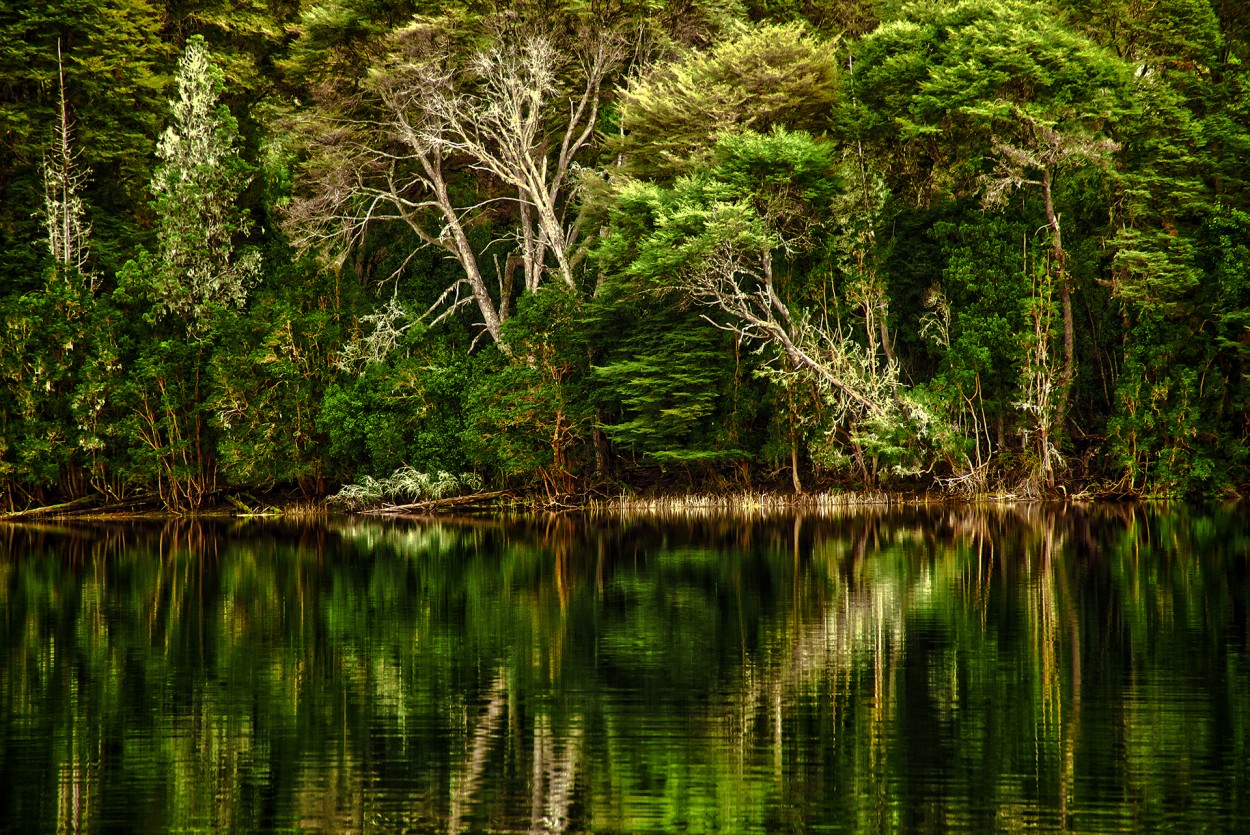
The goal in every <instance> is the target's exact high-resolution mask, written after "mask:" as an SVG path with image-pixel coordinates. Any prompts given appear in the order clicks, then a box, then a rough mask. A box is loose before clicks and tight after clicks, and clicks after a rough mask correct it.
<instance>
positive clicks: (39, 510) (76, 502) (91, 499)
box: [0, 493, 104, 521]
mask: <svg viewBox="0 0 1250 835" xmlns="http://www.w3.org/2000/svg"><path fill="white" fill-rule="evenodd" d="M103 498H104V497H103V496H101V495H99V494H98V493H97V494H95V495H91V496H83V497H82V498H78V499H72V500H70V501H68V502H61V503H60V504H49V505H44V506H43V507H31V508H27V509H26V510H15V511H12V512H10V513H3V514H0V520H4V521H8V520H11V519H33V518H35V517H37V516H52V515H54V514H57V513H69V512H71V511H75V510H80V509H82V508H85V507H90V506H91V505H93V504H95V503H96V502H98V501H100V500H101V499H103Z"/></svg>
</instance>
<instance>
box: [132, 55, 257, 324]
mask: <svg viewBox="0 0 1250 835" xmlns="http://www.w3.org/2000/svg"><path fill="white" fill-rule="evenodd" d="M222 77H223V76H222V72H221V70H220V69H219V68H218V67H217V66H216V65H215V64H214V63H213V61H212V60H211V58H210V57H209V54H208V49H207V47H206V46H205V45H204V40H203V39H202V38H199V37H193V38H191V40H190V41H189V42H188V43H187V50H186V54H185V55H183V57H182V60H181V61H180V62H179V65H178V99H177V100H176V101H173V102H171V103H170V104H171V106H172V108H173V124H171V125H170V127H169V128H168V129H167V130H166V131H165V133H164V134H163V135H162V136H161V139H160V142H159V143H158V145H157V151H156V153H157V156H158V157H159V158H160V159H161V161H162V164H161V165H160V166H159V167H158V168H157V170H156V175H155V177H154V179H153V182H152V192H153V194H154V195H155V202H154V203H153V209H154V210H155V212H156V219H157V238H158V243H159V249H158V252H157V260H156V261H155V262H149V267H148V270H147V271H148V272H149V279H148V280H150V281H151V283H152V293H153V295H154V298H155V299H156V300H157V302H158V303H159V306H158V309H159V310H160V311H161V312H170V313H174V314H176V315H178V316H181V317H183V318H184V319H185V320H186V321H187V323H188V332H189V333H191V334H193V335H202V334H203V333H204V331H205V329H206V328H209V327H211V325H210V324H209V323H208V322H207V321H205V320H206V319H207V318H209V317H211V316H212V315H214V314H215V313H216V312H217V311H220V310H224V309H227V308H230V307H239V306H241V305H242V304H243V301H244V300H245V299H246V298H247V290H248V287H249V285H251V284H252V283H253V282H254V281H255V279H256V277H257V275H258V274H259V272H260V253H258V252H256V251H255V250H246V251H244V252H243V253H242V254H240V255H238V256H236V254H235V245H236V243H237V242H238V240H239V239H240V238H242V237H243V236H245V235H247V233H248V232H249V231H250V230H251V227H252V222H251V219H250V218H249V217H247V215H246V214H245V213H244V212H243V211H242V210H241V209H240V208H239V206H238V205H237V204H238V199H239V196H240V195H241V194H242V192H243V189H244V188H245V187H246V186H247V184H248V182H249V181H250V180H251V177H252V171H251V168H250V166H248V165H247V164H246V163H245V162H244V161H243V160H242V159H241V158H240V156H239V150H238V126H237V123H236V121H235V119H234V117H233V116H231V115H230V111H229V110H228V109H227V108H226V106H225V105H223V104H218V98H219V97H220V95H221V92H222Z"/></svg>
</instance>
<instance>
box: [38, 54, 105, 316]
mask: <svg viewBox="0 0 1250 835" xmlns="http://www.w3.org/2000/svg"><path fill="white" fill-rule="evenodd" d="M56 58H57V62H56V63H57V81H58V87H59V89H60V113H59V114H58V115H59V119H58V120H57V123H56V126H55V128H54V129H53V138H52V148H51V150H50V151H49V153H48V154H47V155H45V157H44V163H43V172H44V174H43V182H44V186H43V188H44V203H43V205H44V217H45V219H44V223H45V224H46V226H47V229H48V251H49V252H50V253H51V255H52V260H53V261H54V262H55V263H56V265H57V269H58V270H59V271H60V272H62V273H63V274H64V277H65V280H66V281H67V282H71V281H73V280H74V277H75V276H81V277H83V278H85V279H86V280H87V283H88V287H89V289H90V291H91V294H92V295H95V291H96V289H97V279H96V276H95V275H93V274H92V273H91V271H90V268H89V267H88V256H89V252H90V249H89V246H88V238H89V236H90V234H91V225H90V223H88V222H87V220H86V218H85V214H86V210H85V207H84V206H83V200H82V190H83V186H84V185H85V184H86V180H87V176H88V172H87V171H84V170H82V168H81V166H80V165H79V162H78V156H79V154H78V151H77V150H76V149H75V148H74V145H73V125H72V123H71V121H70V118H69V108H68V105H67V104H66V101H65V71H64V65H63V62H62V60H61V44H60V42H59V41H58V42H57V45H56Z"/></svg>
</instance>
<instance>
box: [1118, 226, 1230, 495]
mask: <svg viewBox="0 0 1250 835" xmlns="http://www.w3.org/2000/svg"><path fill="white" fill-rule="evenodd" d="M1248 233H1250V215H1247V214H1246V213H1245V212H1242V211H1237V210H1229V209H1224V208H1220V209H1217V210H1216V211H1215V212H1213V213H1212V215H1211V217H1210V218H1209V219H1208V221H1207V223H1206V224H1205V226H1204V228H1203V230H1202V232H1201V235H1200V240H1201V242H1202V244H1203V245H1202V246H1201V251H1202V252H1203V253H1204V255H1205V257H1204V258H1203V261H1202V262H1201V263H1200V264H1199V267H1200V268H1201V269H1202V278H1201V280H1199V281H1196V282H1194V284H1192V285H1191V288H1190V290H1189V292H1187V293H1186V294H1184V295H1183V296H1177V297H1174V298H1173V299H1171V300H1170V301H1169V303H1156V304H1149V305H1144V304H1143V305H1139V306H1137V307H1136V308H1135V315H1134V317H1133V326H1132V330H1131V332H1130V335H1131V338H1132V341H1131V343H1130V349H1129V352H1128V356H1127V358H1126V363H1125V368H1124V370H1123V371H1122V372H1121V374H1120V385H1119V390H1118V393H1117V394H1118V400H1119V402H1118V405H1119V414H1118V415H1117V416H1116V417H1115V418H1114V419H1113V420H1112V421H1111V426H1110V431H1111V435H1112V439H1113V442H1114V443H1113V446H1112V449H1111V454H1112V455H1113V456H1114V461H1115V463H1116V465H1117V466H1118V467H1119V468H1123V472H1124V473H1125V476H1124V478H1125V479H1126V481H1127V483H1128V484H1129V485H1130V486H1132V487H1134V488H1136V489H1141V490H1145V491H1147V492H1157V493H1160V494H1163V495H1191V494H1199V495H1201V494H1212V493H1218V492H1220V491H1222V490H1225V489H1229V488H1231V487H1233V486H1234V485H1235V484H1236V483H1237V481H1238V480H1239V478H1240V477H1241V473H1242V472H1243V471H1244V468H1245V466H1246V463H1247V460H1248V458H1250V453H1248V452H1247V449H1250V447H1248V445H1247V439H1250V423H1248V421H1247V417H1246V416H1247V410H1248V408H1250V386H1248V384H1247V379H1246V371H1247V360H1248V359H1250V317H1248V316H1247V313H1246V310H1247V306H1248V305H1250V252H1248V250H1247V247H1246V244H1245V241H1246V236H1247V234H1248Z"/></svg>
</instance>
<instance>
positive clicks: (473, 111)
mask: <svg viewBox="0 0 1250 835" xmlns="http://www.w3.org/2000/svg"><path fill="white" fill-rule="evenodd" d="M0 33H2V34H3V37H2V38H0V43H3V44H4V46H3V47H0V75H2V76H3V79H4V81H5V83H4V84H3V85H2V86H0V142H2V143H3V153H0V195H2V197H3V199H2V200H0V270H2V272H0V275H3V283H2V284H0V501H2V504H3V509H4V510H11V509H21V508H24V507H31V506H36V505H46V504H50V503H54V502H61V501H73V500H78V499H86V498H88V497H99V498H102V499H108V500H111V501H114V502H118V501H144V502H157V503H160V504H162V505H164V506H165V507H168V508H170V509H174V510H195V509H199V508H202V507H205V506H208V505H211V504H215V503H221V502H223V501H226V500H230V499H234V500H237V499H238V498H240V497H241V498H243V499H244V500H246V501H249V502H250V501H253V500H255V499H256V498H257V497H260V496H262V495H264V494H266V493H285V494H288V495H294V494H297V493H298V494H302V495H304V496H308V497H321V496H325V495H327V494H329V493H332V492H334V491H336V490H338V489H339V488H340V487H342V486H343V485H355V486H354V488H352V489H353V490H354V491H355V492H354V493H351V491H349V493H351V494H352V495H356V496H360V495H365V494H370V491H373V493H385V492H387V491H391V492H394V493H396V494H408V495H418V494H422V491H425V492H426V493H427V494H428V493H429V491H430V490H432V489H434V488H432V487H431V486H430V485H439V487H438V488H437V489H438V490H440V491H445V490H449V489H458V488H461V487H464V486H466V485H481V486H482V487H483V488H484V489H504V488H506V489H512V490H518V491H524V492H529V493H532V494H536V495H544V496H548V497H551V498H563V497H568V496H578V495H580V496H585V495H588V494H592V493H594V492H596V491H599V492H610V493H613V494H615V493H618V492H619V491H620V490H621V489H622V488H625V489H635V490H698V491H702V492H710V491H717V490H744V489H751V490H754V489H779V490H787V491H789V490H794V491H811V490H819V489H866V490H902V491H911V490H924V491H944V492H947V493H950V494H952V495H979V494H1007V495H1016V496H1038V495H1050V494H1067V495H1072V494H1075V493H1080V492H1085V493H1088V494H1092V495H1097V494H1104V495H1105V494H1114V495H1129V496H1140V495H1152V496H1185V495H1188V496H1194V495H1207V496H1214V495H1221V494H1225V495H1227V494H1231V493H1238V492H1242V491H1244V490H1245V489H1246V488H1247V487H1248V486H1250V455H1248V453H1247V450H1248V448H1250V402H1248V397H1250V381H1248V380H1247V377H1246V372H1247V362H1248V361H1250V249H1248V248H1247V247H1248V244H1247V240H1248V239H1250V192H1248V190H1247V187H1246V184H1247V182H1248V181H1250V170H1248V166H1250V91H1248V89H1247V88H1248V84H1250V11H1246V10H1245V9H1243V8H1242V4H1239V3H1230V2H1222V0H1168V2H1161V3H1154V4H1149V5H1148V7H1142V6H1141V4H1136V3H1127V2H1122V0H917V1H916V2H910V3H900V2H895V0H836V2H835V1H834V0H823V2H821V1H818V2H803V3H798V2H792V0H780V2H772V3H767V4H763V3H753V2H719V0H694V2H685V1H684V0H683V2H669V3H666V2H659V3H635V2H632V1H631V0H626V2H599V1H598V0H596V2H590V3H586V2H581V0H578V1H577V2H574V1H573V0H548V1H544V2H523V3H519V4H488V3H478V2H455V3H439V4H426V3H413V2H393V0H293V1H292V2H282V3H271V4H268V5H262V6H257V5H248V4H236V3H233V2H230V0H221V2H207V3H199V4H192V5H186V4H181V5H180V4H172V5H170V4H156V3H152V2H149V0H110V2H107V3H102V4H101V3H94V4H84V3H82V2H79V0H66V2H52V3H50V4H43V5H41V6H40V7H39V8H35V7H34V6H31V5H30V4H8V5H7V6H5V8H4V9H3V10H0Z"/></svg>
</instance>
